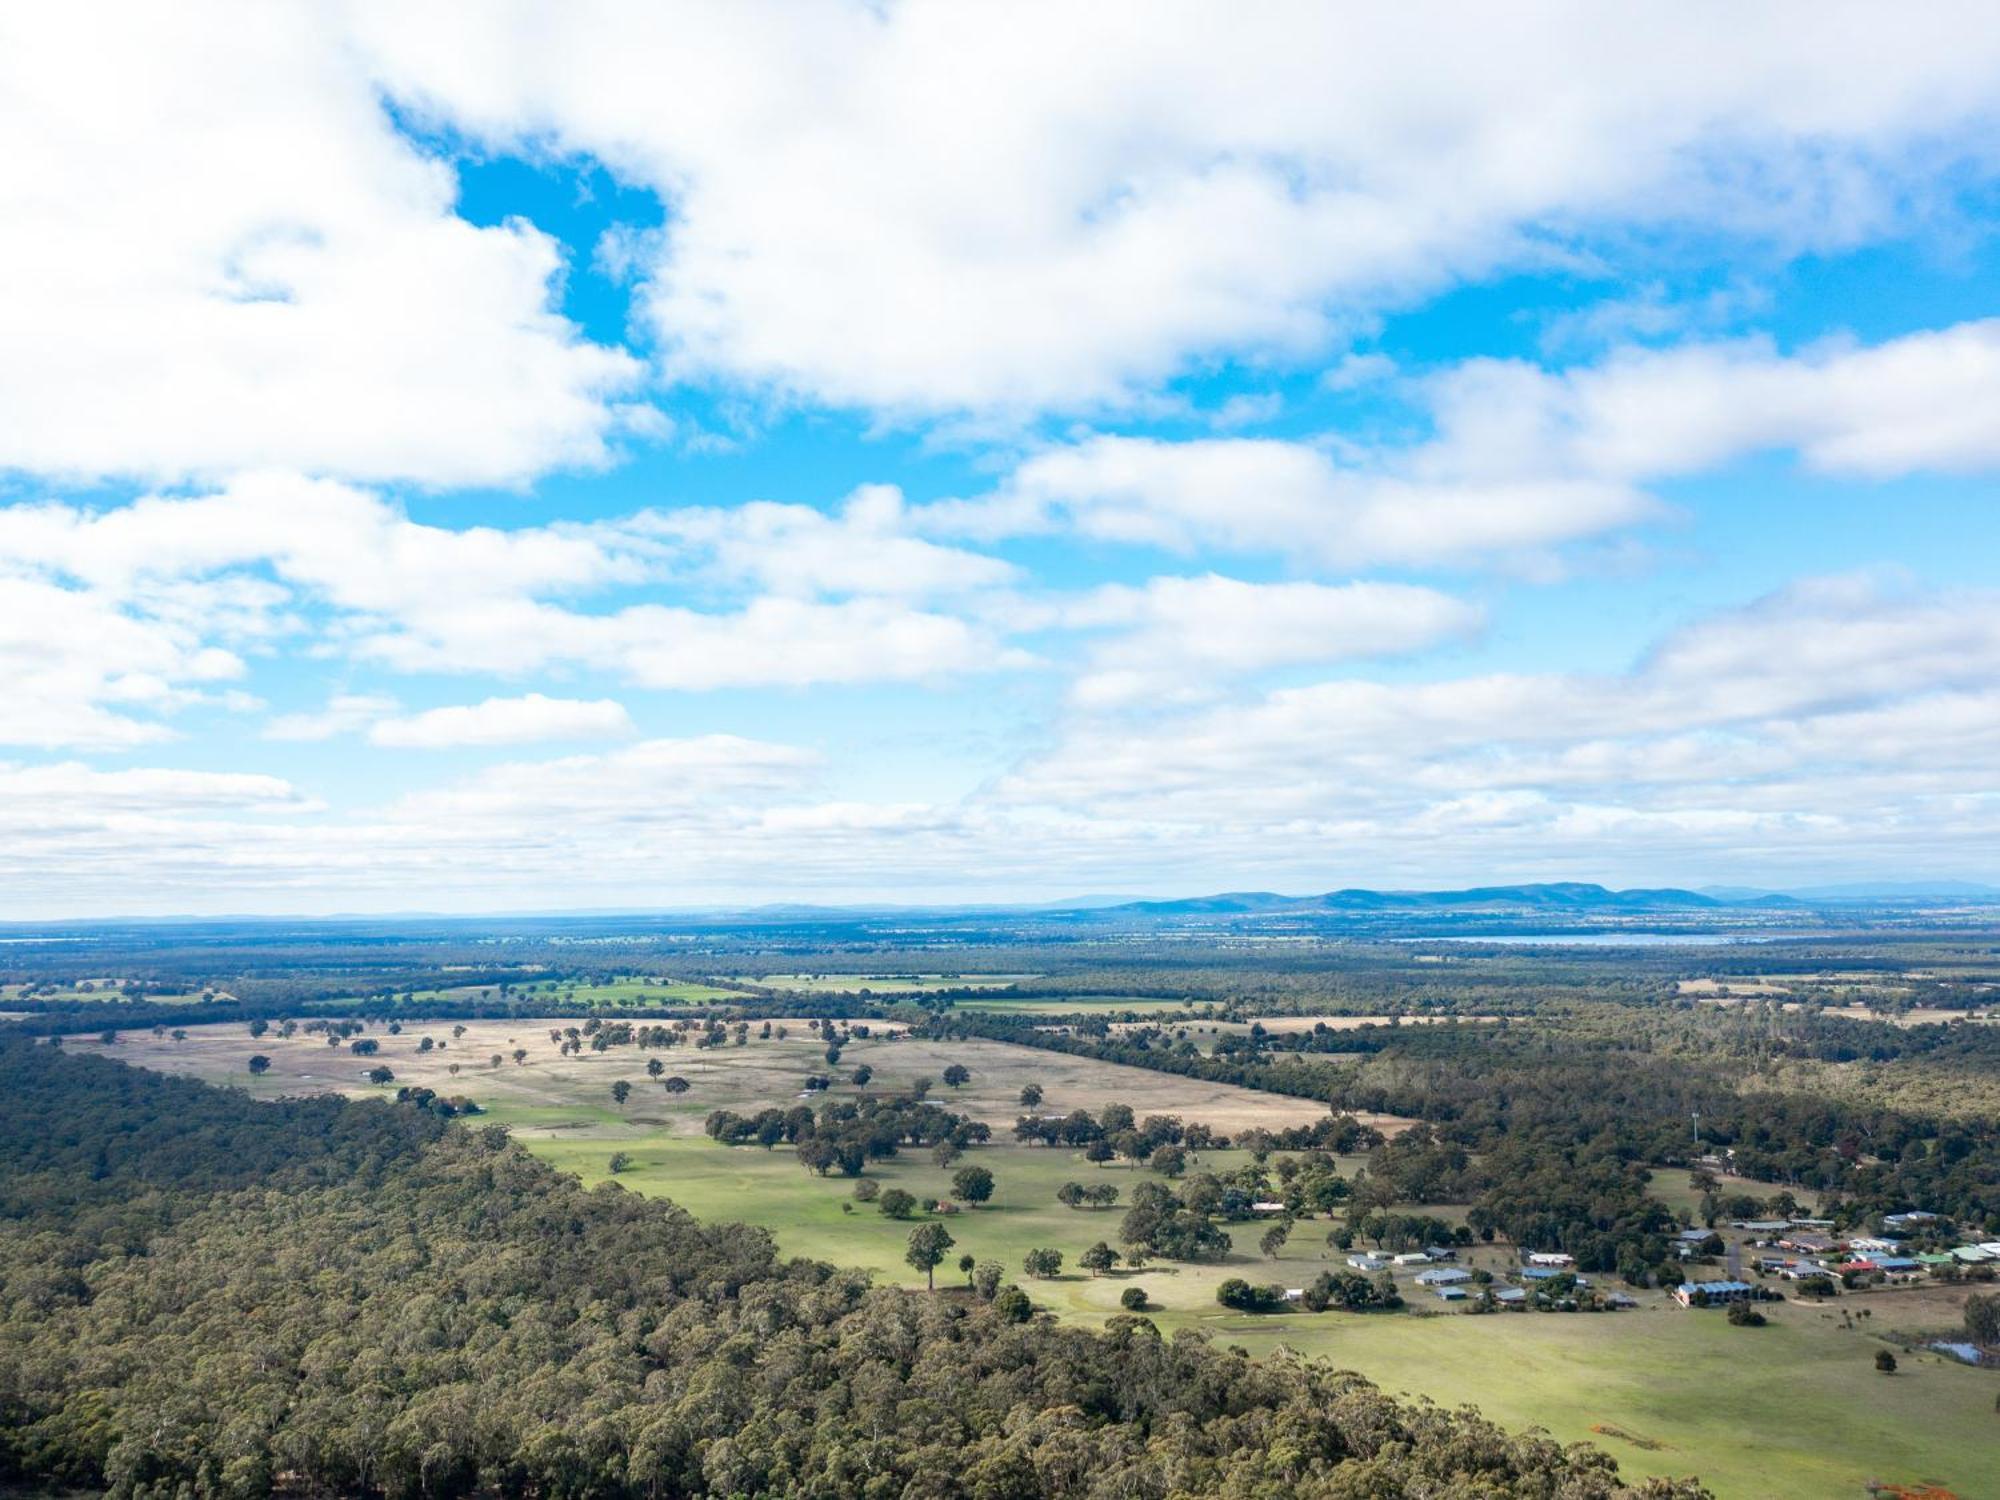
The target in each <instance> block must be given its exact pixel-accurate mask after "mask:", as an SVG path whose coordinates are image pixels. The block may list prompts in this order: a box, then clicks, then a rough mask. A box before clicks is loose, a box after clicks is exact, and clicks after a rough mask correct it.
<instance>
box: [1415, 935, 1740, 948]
mask: <svg viewBox="0 0 2000 1500" xmlns="http://www.w3.org/2000/svg"><path fill="white" fill-rule="evenodd" d="M1389 941H1390V942H1392V943H1510V944H1515V945H1518V946H1524V947H1537V948H1543V947H1546V948H1558V947H1560V948H1720V947H1725V946H1727V945H1729V944H1732V943H1775V942H1777V941H1779V937H1778V934H1776V933H1765V934H1746V933H1720V932H1505V933H1484V934H1482V933H1465V932H1456V933H1451V934H1449V935H1447V934H1442V933H1441V934H1439V935H1437V936H1435V937H1398V938H1391V939H1389Z"/></svg>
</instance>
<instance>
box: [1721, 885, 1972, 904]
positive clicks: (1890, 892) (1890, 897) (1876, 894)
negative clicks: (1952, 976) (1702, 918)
mask: <svg viewBox="0 0 2000 1500" xmlns="http://www.w3.org/2000/svg"><path fill="white" fill-rule="evenodd" d="M1701 893H1702V894H1703V895H1705V896H1714V897H1715V898H1716V899H1717V900H1720V901H1742V900H1747V899H1750V898H1754V897H1757V896H1769V895H1773V894H1783V895H1787V896H1795V897H1797V898H1798V899H1799V900H1801V901H1933V900H1940V899H1942V900H1947V901H1949V900H1956V899H1965V900H1972V901H1991V900H1994V899H1995V898H2000V885H1983V884H1981V883H1980V882H1979V881H1977V880H1876V881H1853V882H1850V883H1848V884H1845V885H1807V886H1795V887H1793V888H1792V889H1791V890H1788V891H1784V892H1781V893H1775V892H1772V891H1768V890H1765V889H1763V888H1762V887H1759V886H1743V885H1705V886H1703V887H1702V888H1701Z"/></svg>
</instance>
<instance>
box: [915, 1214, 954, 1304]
mask: <svg viewBox="0 0 2000 1500" xmlns="http://www.w3.org/2000/svg"><path fill="white" fill-rule="evenodd" d="M953 1243H954V1241H953V1240H952V1237H951V1235H950V1234H949V1233H948V1232H947V1231H946V1230H945V1227H944V1225H942V1224H919V1225H918V1226H917V1227H916V1228H915V1229H912V1230H911V1231H910V1247H909V1249H907V1250H905V1251H904V1252H903V1259H904V1260H906V1261H907V1262H909V1264H910V1265H912V1266H913V1267H915V1268H916V1269H917V1270H919V1271H922V1272H923V1273H924V1283H925V1285H926V1286H928V1287H929V1288H930V1289H931V1290H932V1291H936V1290H937V1268H938V1263H939V1262H940V1261H942V1260H943V1259H944V1253H945V1251H947V1250H949V1249H950V1248H951V1247H952V1245H953Z"/></svg>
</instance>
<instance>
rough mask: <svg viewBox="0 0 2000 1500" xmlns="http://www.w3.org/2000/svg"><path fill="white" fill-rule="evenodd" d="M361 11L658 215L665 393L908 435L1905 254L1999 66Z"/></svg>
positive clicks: (1748, 35) (1824, 49)
mask: <svg viewBox="0 0 2000 1500" xmlns="http://www.w3.org/2000/svg"><path fill="white" fill-rule="evenodd" d="M359 14H361V15H362V16H363V17H364V18H365V19H364V21H363V23H362V26H361V30H362V32H363V34H364V36H365V38H366V42H367V45H368V47H369V49H370V59H371V62H370V65H371V67H372V68H373V69H374V70H375V71H376V73H377V75H378V76H379V77H380V78H381V79H382V81H383V82H384V84H385V86H386V87H387V88H388V89H389V90H390V91H391V92H392V93H393V94H394V95H395V96H396V97H398V98H399V99H401V100H403V101H404V102H405V104H406V106H407V107H409V108H412V109H415V110H418V111H421V112H423V113H425V114H426V115H427V116H428V117H429V118H432V119H435V120H438V121H442V122H445V123H447V124H449V125H450V126H451V127H453V128H456V129H458V130H461V131H464V132H466V133H468V134H470V135H472V136H474V137H475V138H477V139H479V140H482V141H484V142H487V143H489V144H490V145H493V146H496V147H500V148H508V149H520V148H522V147H524V146H528V145H532V146H535V147H538V148H544V149H545V148H547V147H550V146H553V147H554V149H557V150H568V151H575V152H581V153H588V154H591V155H594V156H596V157H598V158H600V159H602V160H603V161H605V162H607V163H610V164H611V165H612V167H613V169H614V170H615V171H617V172H618V173H619V174H620V175H621V176H623V177H625V178H626V179H627V180H629V181H633V182H638V183H643V184H648V185H651V186H653V187H655V188H657V189H658V190H659V191H660V192H661V193H662V194H663V196H665V197H667V198H668V199H669V201H670V202H671V205H672V215H671V218H670V220H669V222H668V224H667V226H666V230H665V232H664V233H663V234H661V235H659V236H658V237H657V238H656V239H655V240H653V241H650V242H647V243H645V244H643V245H638V246H628V247H627V249H628V253H636V254H637V256H638V257H639V261H640V264H641V266H642V273H641V274H642V276H643V302H644V316H645V317H646V319H647V320H648V322H649V324H650V326H651V329H652V331H653V332H654V334H655V336H656V337H657V339H658V340H659V342H660V344H661V345H662V347H663V348H664V350H665V351H666V356H667V367H668V368H669V369H670V370H671V371H673V372H674V373H676V374H678V375H682V376H685V377H689V378H697V379H713V380H718V381H723V382H728V383H732V384H738V385H741V384H748V385H751V386H756V387H764V388H770V389H774V390H776V391H779V392H782V393H785V394H787V395H793V396H798V397H801V398H804V399H808V400H812V401H818V402H822V403H831V404H837V405H851V406H859V407H866V408H871V409H875V410H878V411H887V412H897V413H902V412H907V413H935V412H939V411H949V412H956V411H996V410H998V411H1009V410H1011V411H1021V412H1027V411H1036V410H1045V409H1051V408H1067V409H1079V408H1085V407H1090V406H1096V405H1104V404H1115V403H1120V402H1126V401H1130V400H1132V399H1133V398H1134V397H1135V396H1136V395H1138V394H1140V393H1142V392H1145V391H1147V390H1149V389H1150V388H1152V387H1154V386H1156V385H1157V384H1158V383H1160V382H1161V381H1164V380H1167V379H1169V378H1171V377H1172V376H1174V375H1175V374H1177V373H1178V372H1181V371H1183V370H1185V369H1187V368H1188V367H1189V365H1190V363H1191V362H1193V361H1196V360H1202V359H1213V358H1216V357H1228V356H1232V355H1246V354H1248V355H1265V354H1276V355H1278V356H1280V357H1284V356H1288V355H1299V354H1303V353H1305V352H1308V351H1317V350H1319V349H1322V348H1323V347H1325V346H1326V345H1327V344H1328V343H1329V342H1330V341H1333V340H1336V339H1338V337H1339V336H1340V335H1341V334H1342V333H1343V332H1344V331H1351V330H1352V329H1353V328H1354V327H1356V326H1357V325H1358V324H1359V323H1360V322H1362V321H1363V320H1365V319H1366V318H1367V317H1368V316H1369V315H1370V314H1371V313H1373V312H1374V311H1375V310H1377V309H1381V308H1385V307H1392V306H1396V305H1399V304H1403V303H1407V302H1409V301H1410V300H1411V299H1413V298H1416V297H1419V296H1421V295H1424V294H1427V293H1429V292H1431V291H1433V290H1435V289H1437V288H1438V287H1440V286H1443V285H1446V284H1448V283H1450V282H1453V281H1456V280H1460V279H1464V278H1467V277H1476V276H1481V275H1485V274H1489V273H1492V272H1495V271H1498V270H1502V269H1505V268H1512V267H1521V266H1527V267H1537V266H1542V265H1546V264H1549V263H1550V262H1552V261H1555V260H1558V259H1561V258H1563V257H1571V256H1575V255H1576V254H1578V253H1580V252H1582V251H1585V250H1596V251H1597V252H1598V253H1603V254H1612V255H1615V254H1616V253H1617V249H1616V243H1617V242H1618V241H1619V240H1620V238H1621V236H1622V237H1623V239H1624V241H1625V243H1626V244H1628V245H1629V243H1630V242H1631V240H1632V239H1633V238H1635V237H1634V236H1631V235H1629V234H1628V233H1627V232H1628V231H1630V230H1632V229H1634V228H1641V229H1645V230H1649V231H1653V232H1655V233H1656V234H1657V233H1661V232H1664V233H1665V234H1667V235H1669V236H1670V235H1671V234H1672V233H1673V232H1674V231H1675V230H1677V229H1679V228H1682V227H1687V228H1690V229H1692V230H1694V231H1696V232H1698V233H1700V234H1701V235H1703V236H1705V237H1713V236H1716V235H1718V234H1719V235H1722V236H1725V237H1728V238H1730V239H1732V240H1734V241H1735V242H1737V243H1749V244H1753V245H1769V246H1771V247H1772V248H1773V249H1774V250H1775V252H1776V253H1779V254H1786V253H1791V252H1793V251H1796V250H1799V249H1803V248H1824V247H1836V246H1841V245H1846V244H1851V243H1854V242H1856V241H1857V240H1861V239H1865V238H1867V237H1869V236H1871V235H1876V234H1881V233H1885V232H1892V231H1893V230H1894V228H1895V227H1896V226H1898V225H1900V224H1901V223H1903V222H1905V216H1906V215H1907V213H1908V212H1909V210H1910V208H1911V205H1912V203H1913V202H1916V203H1918V204H1921V205H1923V206H1926V207H1929V206H1932V205H1928V204H1923V197H1924V194H1925V193H1926V192H1927V191H1935V189H1934V187H1933V185H1934V184H1936V183H1938V182H1940V181H1941V180H1942V174H1941V173H1940V172H1939V168H1940V165H1941V164H1952V163H1963V162H1972V163H1975V164H1977V165H1979V166H1989V165H1990V164H1991V159H1992V152H1991V139H1992V124H1993V115H1994V110H1993V104H1992V101H1993V99H1994V97H1995V89H1994V85H1995V82H1996V80H2000V33H1996V31H1995V28H1994V27H1992V26H1991V25H1990V24H1988V18H1987V17H1985V16H1984V15H1983V14H1981V13H1980V12H1979V11H1978V10H1977V8H1976V7H1973V8H1968V7H1959V6H1943V7H1934V8H1928V9H1926V10H1924V11H1922V12H1920V13H1917V14H1915V15H1899V16H1898V17H1897V18H1896V20H1895V23H1894V24H1893V25H1891V24H1889V23H1887V22H1885V20H1884V19H1883V17H1882V16H1881V14H1880V12H1879V11H1876V10H1873V9H1870V8H1868V7H1865V6H1859V5H1845V4H1842V5H1835V6H1833V7H1832V8H1831V9H1829V8H1828V7H1827V6H1826V5H1824V4H1820V5H1812V6H1805V5H1780V6H1777V7H1767V8H1764V9H1762V10H1760V11H1759V12H1757V13H1756V14H1755V15H1747V16H1746V15H1744V14H1742V13H1740V12H1736V11H1732V12H1729V13H1728V15H1727V18H1726V24H1723V17H1722V14H1721V13H1720V12H1717V11H1715V10H1713V9H1710V8H1703V7H1699V6H1695V7H1680V8H1676V9H1671V10H1666V9H1663V10H1656V11H1653V12H1649V13H1647V14H1645V15H1641V16H1635V15H1632V14H1626V13H1620V14H1618V15H1616V16H1612V15H1607V14H1606V13H1604V12H1603V11H1601V10H1599V9H1596V8H1593V7H1589V6H1586V5H1579V4H1574V3H1565V0H1552V3H1547V4H1540V5H1534V6H1529V7H1526V8H1525V9H1524V8H1523V7H1519V6H1516V7H1510V8H1508V9H1507V10H1505V11H1504V12H1502V11H1492V12H1485V13H1481V12H1472V13H1468V12H1467V11H1466V10H1465V9H1464V8H1463V7H1454V8H1448V9H1444V10H1439V9H1437V8H1434V7H1429V6H1423V5H1418V6H1414V7H1412V6H1407V5H1405V6H1394V7H1363V8H1358V9H1357V8H1355V7H1346V8H1343V9H1341V10H1339V11H1337V12H1330V11H1328V10H1326V9H1325V8H1324V7H1318V6H1312V5H1305V4H1299V5H1290V4H1278V5H1264V6H1258V7H1256V8H1255V9H1254V10H1252V11H1250V12H1247V13H1246V12H1244V11H1243V10H1242V9H1241V8H1206V9H1201V8H1183V9H1181V10H1179V11H1177V12H1176V13H1175V16H1174V23H1173V24H1172V25H1171V26H1162V25H1159V24H1157V16H1156V15H1155V14H1154V13H1153V12H1151V11H1149V10H1147V9H1145V8H1144V7H1139V6H1117V5H1113V6H1097V7H1092V8H1091V9H1090V11H1089V12H1088V13H1084V14H1080V13H1079V12H1078V11H1077V9H1076V8H1075V7H1073V6H1063V5H1056V4H1030V5H1026V6H1021V5H1016V6H1009V7H1007V8H1006V9H1005V10H1004V12H1003V11H987V10H981V9H978V8H971V9H968V8H966V7H960V6H951V5H935V4H901V5H891V6H886V7H885V6H874V5H862V4H854V5H846V6H831V7H823V8H820V9H818V10H816V11H815V12H814V13H813V14H812V15H810V16H801V15H800V14H798V12H797V11H796V10H793V9H775V10H772V9H765V8H763V7H760V6H754V5H752V6H742V5H732V6H696V7H679V8H676V9H675V10H673V11H671V12H658V11H648V10H645V9H643V8H638V9H635V8H632V7H628V6H618V5H611V4H602V5H591V4H585V5H573V6H569V7H566V8H565V11H564V22H563V25H562V26H560V27H547V26H541V25H535V26H529V27H510V26H503V25H493V24H491V23H490V21H489V20H482V21H480V22H478V23H474V22H473V21H472V20H471V18H470V17H469V16H466V15H461V14H459V13H454V12H449V11H434V10H433V11H425V12H420V13H413V12H412V11H411V10H410V9H409V7H407V6H388V5H373V4H370V5H364V6H362V7H361V8H360V10H359ZM1441 38H1443V39H1444V41H1443V42H1442V43H1441V41H1440V39H1441Z"/></svg>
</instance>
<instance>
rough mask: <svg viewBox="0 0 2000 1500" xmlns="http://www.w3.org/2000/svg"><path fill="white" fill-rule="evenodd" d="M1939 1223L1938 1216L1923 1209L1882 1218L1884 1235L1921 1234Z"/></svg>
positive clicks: (1914, 1209)
mask: <svg viewBox="0 0 2000 1500" xmlns="http://www.w3.org/2000/svg"><path fill="white" fill-rule="evenodd" d="M1937 1222H1938V1216H1937V1215H1936V1214H1934V1213H1929V1212H1927V1211H1926V1210H1924V1209H1921V1208H1913V1209H1911V1210H1910V1211H1909V1212H1908V1213H1905V1214H1884V1215H1883V1216H1882V1232H1883V1233H1884V1234H1920V1233H1922V1232H1923V1231H1924V1230H1925V1229H1927V1228H1929V1227H1930V1226H1931V1225H1932V1224H1935V1223H1937Z"/></svg>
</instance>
